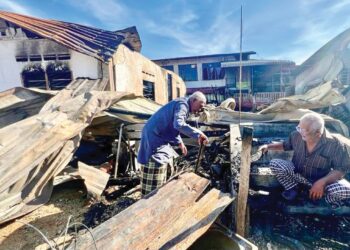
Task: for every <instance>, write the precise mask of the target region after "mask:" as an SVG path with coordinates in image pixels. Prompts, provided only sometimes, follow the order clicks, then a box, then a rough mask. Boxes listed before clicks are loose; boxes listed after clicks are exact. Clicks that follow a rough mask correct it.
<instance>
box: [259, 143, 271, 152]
mask: <svg viewBox="0 0 350 250" xmlns="http://www.w3.org/2000/svg"><path fill="white" fill-rule="evenodd" d="M268 150H269V149H268V145H267V144H265V145H262V146H260V147H259V149H258V151H261V152H262V153H263V154H265V153H266V152H267V151H268Z"/></svg>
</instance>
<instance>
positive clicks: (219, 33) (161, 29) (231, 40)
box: [143, 3, 239, 55]
mask: <svg viewBox="0 0 350 250" xmlns="http://www.w3.org/2000/svg"><path fill="white" fill-rule="evenodd" d="M183 4H184V3H183ZM161 12H163V13H164V12H166V13H164V15H163V18H162V19H161V20H158V21H153V20H151V19H147V20H145V21H144V22H143V23H144V25H145V27H146V29H147V31H148V32H150V33H153V34H156V35H159V36H163V37H168V38H172V39H174V40H175V41H176V42H178V43H179V44H181V46H182V51H183V52H185V53H187V54H189V55H199V54H213V53H223V52H228V51H232V50H237V48H238V46H237V44H238V37H239V23H233V21H232V20H233V19H235V20H236V19H237V18H236V17H234V18H233V11H232V10H224V9H223V8H221V7H220V6H219V7H218V8H213V9H211V12H212V13H211V14H212V16H215V19H214V20H213V21H212V22H209V23H211V24H209V25H207V26H206V27H205V26H204V25H203V24H202V25H201V22H200V21H201V20H200V18H199V16H198V14H197V13H196V10H195V9H193V8H192V9H191V7H190V6H189V5H183V6H182V7H181V8H179V6H174V8H170V7H169V6H166V7H164V10H163V11H161ZM236 14H237V13H236ZM202 18H210V16H209V15H208V17H206V16H204V17H202Z"/></svg>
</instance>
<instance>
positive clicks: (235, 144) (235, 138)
mask: <svg viewBox="0 0 350 250" xmlns="http://www.w3.org/2000/svg"><path fill="white" fill-rule="evenodd" d="M240 138H241V132H240V130H239V126H238V125H237V124H230V162H231V166H230V170H231V181H230V191H231V196H232V197H233V196H236V195H237V193H236V191H235V189H234V186H233V180H232V178H234V177H235V174H234V173H233V172H232V170H233V169H235V168H237V166H236V165H235V162H236V157H237V156H238V154H239V153H240V152H241V150H242V141H241V140H240ZM235 204H236V203H232V204H231V205H230V208H229V209H230V215H231V216H232V217H231V221H230V224H231V227H230V228H231V230H232V231H236V228H235V225H236V218H235V215H236V206H235Z"/></svg>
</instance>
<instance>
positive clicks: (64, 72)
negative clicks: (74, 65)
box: [46, 62, 72, 90]
mask: <svg viewBox="0 0 350 250" xmlns="http://www.w3.org/2000/svg"><path fill="white" fill-rule="evenodd" d="M46 74H47V78H48V81H49V86H50V89H53V90H59V89H63V88H64V87H66V86H67V85H68V84H69V83H70V82H71V81H72V72H71V71H70V69H69V67H68V64H67V63H64V62H55V63H50V64H49V65H47V67H46Z"/></svg>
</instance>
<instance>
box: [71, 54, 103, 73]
mask: <svg viewBox="0 0 350 250" xmlns="http://www.w3.org/2000/svg"><path fill="white" fill-rule="evenodd" d="M70 53H71V58H70V61H69V66H70V69H71V71H72V72H73V79H75V78H77V77H90V78H93V79H96V78H99V76H98V71H99V70H98V69H99V60H97V59H96V58H94V57H91V56H88V55H85V54H82V53H79V52H76V51H73V50H70Z"/></svg>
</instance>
